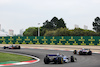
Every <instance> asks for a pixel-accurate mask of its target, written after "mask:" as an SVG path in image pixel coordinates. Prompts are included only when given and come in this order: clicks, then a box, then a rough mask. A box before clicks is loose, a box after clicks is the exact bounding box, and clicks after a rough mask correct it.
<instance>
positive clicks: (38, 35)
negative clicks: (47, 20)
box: [38, 23, 40, 36]
mask: <svg viewBox="0 0 100 67" xmlns="http://www.w3.org/2000/svg"><path fill="white" fill-rule="evenodd" d="M39 25H40V23H38V36H40V28H39Z"/></svg>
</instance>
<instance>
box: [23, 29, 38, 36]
mask: <svg viewBox="0 0 100 67" xmlns="http://www.w3.org/2000/svg"><path fill="white" fill-rule="evenodd" d="M37 32H38V28H37V27H29V28H28V29H26V30H25V31H24V33H23V35H24V36H37V35H38V34H37Z"/></svg>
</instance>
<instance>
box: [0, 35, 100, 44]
mask: <svg viewBox="0 0 100 67" xmlns="http://www.w3.org/2000/svg"><path fill="white" fill-rule="evenodd" d="M0 44H50V45H100V36H46V37H45V36H40V37H38V36H23V37H22V36H21V37H19V36H14V37H0Z"/></svg>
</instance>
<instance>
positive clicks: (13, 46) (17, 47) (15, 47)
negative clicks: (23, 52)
mask: <svg viewBox="0 0 100 67" xmlns="http://www.w3.org/2000/svg"><path fill="white" fill-rule="evenodd" d="M3 48H4V49H6V48H8V49H21V47H20V46H19V45H11V46H4V47H3Z"/></svg>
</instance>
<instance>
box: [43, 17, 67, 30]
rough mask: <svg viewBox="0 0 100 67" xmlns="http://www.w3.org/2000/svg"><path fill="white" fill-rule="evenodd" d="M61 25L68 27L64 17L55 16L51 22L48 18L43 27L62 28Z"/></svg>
mask: <svg viewBox="0 0 100 67" xmlns="http://www.w3.org/2000/svg"><path fill="white" fill-rule="evenodd" d="M61 27H62V28H66V24H65V22H64V20H63V19H62V18H61V19H58V18H57V17H53V18H52V19H51V21H50V22H49V21H48V20H46V21H45V22H44V23H43V27H42V28H46V29H57V28H61Z"/></svg>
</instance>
